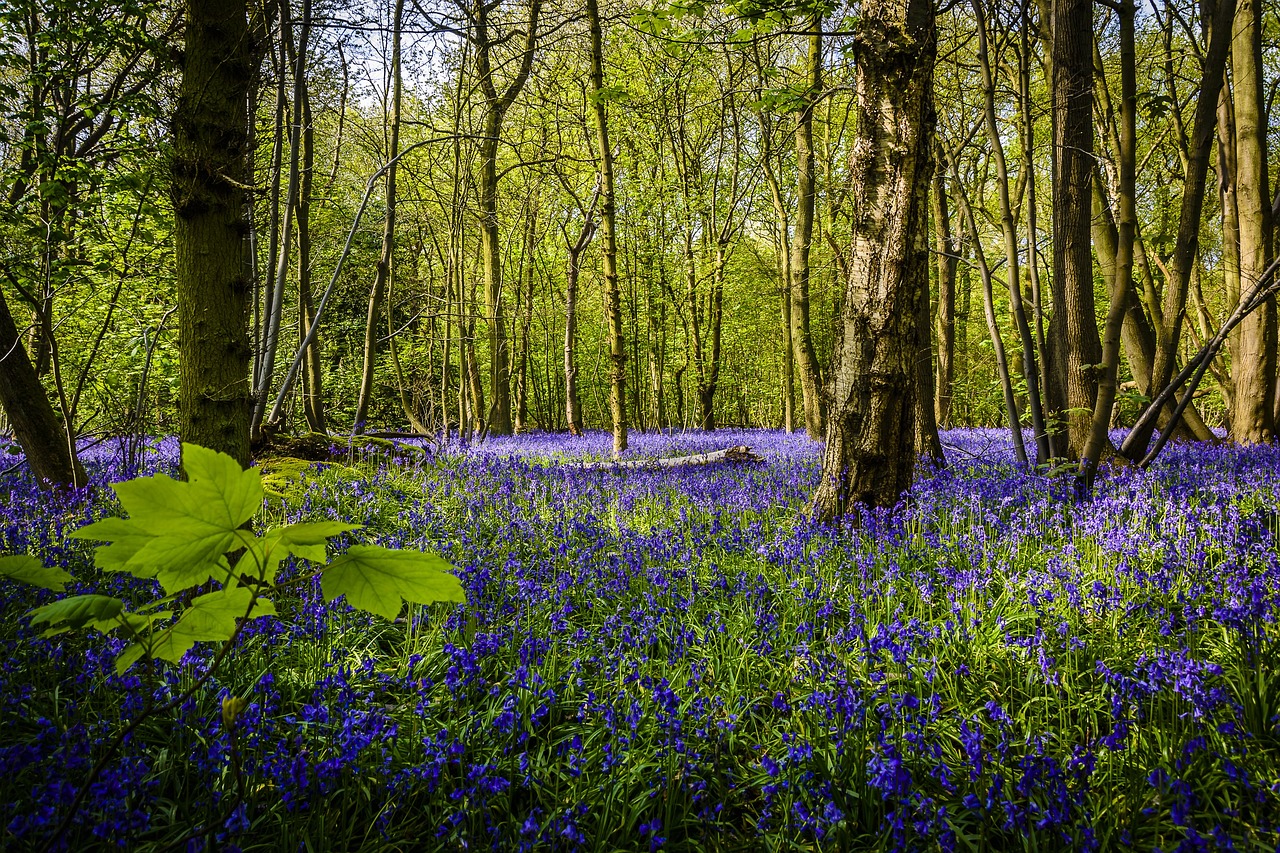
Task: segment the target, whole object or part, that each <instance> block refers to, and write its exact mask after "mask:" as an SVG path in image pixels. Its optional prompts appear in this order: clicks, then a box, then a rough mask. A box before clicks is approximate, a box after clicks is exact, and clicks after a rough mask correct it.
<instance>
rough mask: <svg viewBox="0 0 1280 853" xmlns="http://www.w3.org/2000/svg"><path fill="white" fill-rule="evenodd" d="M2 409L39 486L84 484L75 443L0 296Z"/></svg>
mask: <svg viewBox="0 0 1280 853" xmlns="http://www.w3.org/2000/svg"><path fill="white" fill-rule="evenodd" d="M0 354H3V355H4V357H3V358H0V408H3V409H4V413H5V415H6V416H8V418H9V424H10V425H11V426H12V427H13V435H14V438H16V439H17V440H18V445H19V446H20V447H21V448H22V452H23V453H24V454H25V455H26V457H27V465H29V466H30V468H31V473H32V474H33V475H35V478H36V482H37V483H39V484H40V487H41V488H44V489H48V488H50V487H67V486H70V487H73V488H75V487H80V486H83V485H85V483H86V482H87V480H86V479H85V474H84V468H83V467H81V465H80V460H79V459H77V458H76V455H75V445H74V444H73V442H72V441H71V438H70V436H68V434H67V430H66V428H65V425H64V424H63V423H62V422H61V421H60V420H59V419H58V415H57V413H56V412H54V410H53V405H52V404H51V403H50V402H49V396H48V395H47V394H46V393H45V391H44V386H42V385H41V384H40V377H39V376H38V375H36V369H35V366H34V365H33V364H32V363H31V359H30V358H29V357H28V356H27V350H26V348H25V347H24V346H23V344H22V338H21V336H20V335H19V333H18V329H17V327H16V325H15V324H14V322H13V315H12V314H10V313H9V305H8V303H7V302H6V301H5V299H4V296H3V295H0Z"/></svg>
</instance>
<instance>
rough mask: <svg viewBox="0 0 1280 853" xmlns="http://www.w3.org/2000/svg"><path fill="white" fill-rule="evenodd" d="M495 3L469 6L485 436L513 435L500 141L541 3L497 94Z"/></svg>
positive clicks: (529, 64)
mask: <svg viewBox="0 0 1280 853" xmlns="http://www.w3.org/2000/svg"><path fill="white" fill-rule="evenodd" d="M495 5H496V4H493V3H491V2H488V0H476V2H475V3H474V4H473V14H472V17H473V20H474V22H475V29H474V35H473V44H474V45H475V49H476V75H477V78H478V80H477V82H478V83H479V85H480V91H481V93H482V94H483V95H484V115H483V119H482V121H481V128H482V131H481V132H482V134H483V136H482V138H481V141H480V146H479V148H480V151H479V155H480V165H479V170H478V171H479V180H478V185H477V188H476V189H477V193H478V195H479V202H480V257H481V261H482V264H483V267H484V293H485V312H486V317H485V319H486V320H487V322H488V326H489V395H490V396H491V397H492V417H488V416H486V418H485V419H486V422H487V432H490V433H492V434H494V435H510V434H511V427H512V424H511V357H510V354H509V353H508V352H507V333H506V317H505V315H504V313H503V307H502V245H501V243H500V242H499V240H500V236H499V232H498V142H499V140H500V137H501V134H502V122H503V119H504V118H505V117H506V114H507V110H509V109H510V108H511V104H512V103H514V102H515V99H516V97H517V96H518V95H519V94H520V91H521V90H522V89H523V88H524V84H525V81H527V80H528V79H529V72H530V70H531V69H532V68H533V54H534V48H535V46H536V44H537V30H538V18H539V16H540V14H541V12H542V2H541V0H533V2H531V3H530V4H529V19H528V21H527V23H526V28H525V32H524V45H523V47H522V48H521V52H520V53H519V54H518V60H517V62H518V66H517V70H516V74H515V77H514V78H513V79H512V81H511V83H510V84H509V85H508V86H507V88H506V89H505V90H504V91H503V92H502V93H501V94H499V92H498V89H497V85H496V83H495V82H494V74H493V56H492V51H493V47H494V43H495V42H494V39H493V38H492V36H491V35H490V32H489V23H490V22H489V14H490V12H491V11H492V10H493V9H494V8H495Z"/></svg>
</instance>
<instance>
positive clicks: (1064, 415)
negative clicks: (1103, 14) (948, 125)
mask: <svg viewBox="0 0 1280 853" xmlns="http://www.w3.org/2000/svg"><path fill="white" fill-rule="evenodd" d="M1053 16H1054V17H1053V70H1052V81H1053V86H1052V89H1053V118H1054V121H1053V165H1054V168H1053V177H1054V182H1053V282H1052V287H1051V290H1052V293H1053V305H1054V314H1053V318H1052V320H1051V321H1050V323H1049V341H1048V343H1049V348H1050V354H1051V356H1052V359H1053V368H1052V371H1051V379H1052V384H1051V387H1050V389H1049V393H1050V400H1051V408H1052V409H1053V415H1054V417H1055V418H1056V419H1057V420H1058V422H1059V423H1058V424H1057V428H1058V430H1059V436H1060V437H1061V438H1065V441H1059V442H1058V443H1057V445H1056V449H1057V450H1058V452H1059V453H1065V454H1066V456H1067V458H1069V459H1071V460H1073V461H1074V460H1078V459H1079V458H1080V456H1081V454H1082V453H1083V451H1084V447H1085V444H1086V442H1087V441H1088V439H1089V430H1090V422H1091V413H1092V412H1093V408H1094V402H1095V400H1096V399H1097V394H1098V374H1097V365H1098V364H1099V363H1100V362H1101V361H1102V342H1101V341H1100V340H1099V338H1098V321H1097V317H1096V315H1095V309H1094V298H1093V246H1092V244H1091V241H1090V233H1089V231H1090V221H1091V219H1092V212H1093V207H1092V204H1093V187H1092V182H1093V2H1092V0H1057V2H1055V3H1054V7H1053Z"/></svg>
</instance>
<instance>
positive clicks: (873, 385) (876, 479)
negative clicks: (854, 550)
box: [813, 0, 937, 519]
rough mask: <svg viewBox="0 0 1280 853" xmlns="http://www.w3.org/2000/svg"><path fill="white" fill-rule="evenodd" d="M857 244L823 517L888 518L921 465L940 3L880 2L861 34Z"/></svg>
mask: <svg viewBox="0 0 1280 853" xmlns="http://www.w3.org/2000/svg"><path fill="white" fill-rule="evenodd" d="M854 38H855V49H856V59H857V70H856V76H855V88H856V95H857V104H858V106H857V116H856V127H855V130H854V135H853V140H852V150H851V153H850V186H851V187H852V196H853V197H852V199H851V202H852V203H851V205H850V207H851V209H852V210H853V211H855V213H854V215H853V220H852V223H851V224H852V237H853V239H852V244H851V245H850V247H849V250H848V252H847V255H846V258H847V263H848V271H849V272H848V277H847V279H846V281H845V288H844V299H843V301H842V307H841V314H840V323H839V325H838V326H837V328H836V336H835V338H836V339H835V345H834V348H833V351H832V364H831V370H830V374H829V379H828V382H827V388H828V397H827V399H828V401H829V403H830V410H829V411H828V413H827V429H826V438H827V447H826V451H825V453H824V455H823V461H822V477H821V480H820V481H819V484H818V489H817V491H816V492H815V494H814V497H813V512H814V514H815V515H816V516H817V517H819V518H827V519H830V518H833V517H835V516H837V515H840V514H843V513H844V512H846V511H848V510H849V509H851V508H852V507H853V506H854V505H856V504H868V505H874V506H881V507H888V506H893V505H894V504H896V503H897V501H898V500H899V498H900V497H901V495H902V493H903V492H904V491H905V490H906V489H907V488H908V487H910V485H911V478H912V472H913V469H914V466H915V461H916V459H915V424H914V414H915V411H914V410H915V395H916V384H917V380H916V370H915V359H916V355H917V352H918V350H919V335H920V329H919V322H918V319H917V318H918V316H919V311H918V310H917V306H918V304H919V302H918V300H919V298H920V290H921V289H922V288H927V287H928V242H927V241H928V237H927V225H928V219H927V200H926V198H925V193H924V192H923V190H924V189H925V188H927V187H928V184H929V179H930V171H931V169H932V165H933V164H932V156H931V155H932V129H933V121H934V116H933V62H934V55H935V52H936V48H937V32H936V29H935V24H934V11H933V3H932V0H871V2H866V3H864V4H863V5H862V10H861V15H860V17H859V19H858V23H857V30H856V34H855V37H854Z"/></svg>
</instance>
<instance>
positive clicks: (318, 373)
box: [296, 0, 328, 433]
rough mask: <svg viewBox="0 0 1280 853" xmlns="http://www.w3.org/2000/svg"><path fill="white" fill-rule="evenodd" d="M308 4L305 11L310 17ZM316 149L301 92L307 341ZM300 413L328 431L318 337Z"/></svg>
mask: <svg viewBox="0 0 1280 853" xmlns="http://www.w3.org/2000/svg"><path fill="white" fill-rule="evenodd" d="M310 5H311V4H310V2H309V0H308V2H307V4H306V6H307V12H306V13H304V15H305V16H306V17H307V18H309V17H310V14H309V12H310ZM315 162H316V146H315V127H313V126H312V119H311V97H310V95H309V94H308V93H307V89H306V87H305V86H303V89H302V171H301V174H300V176H299V184H298V210H297V214H296V219H297V222H298V336H299V337H298V339H299V341H303V340H306V337H307V334H308V333H309V332H310V331H311V327H312V326H313V325H314V324H315V313H316V312H315V305H314V304H313V299H312V293H311V196H312V186H313V183H314V177H315ZM302 414H303V417H305V418H306V421H307V429H309V430H311V431H312V432H316V433H326V432H328V428H327V425H326V423H325V414H324V367H323V364H322V361H321V348H320V338H319V337H318V336H317V337H313V338H312V340H311V343H310V344H308V345H307V351H306V353H304V355H303V362H302Z"/></svg>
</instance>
